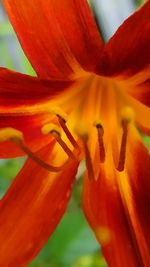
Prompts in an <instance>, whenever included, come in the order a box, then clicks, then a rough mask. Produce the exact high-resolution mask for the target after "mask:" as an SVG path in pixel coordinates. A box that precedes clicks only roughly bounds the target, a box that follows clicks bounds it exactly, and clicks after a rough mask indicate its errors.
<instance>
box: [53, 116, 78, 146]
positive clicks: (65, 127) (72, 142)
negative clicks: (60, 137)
mask: <svg viewBox="0 0 150 267" xmlns="http://www.w3.org/2000/svg"><path fill="white" fill-rule="evenodd" d="M57 117H58V120H59V123H60V125H61V127H62V129H63V131H64V132H65V134H66V136H67V137H68V139H69V141H70V143H71V144H72V145H73V147H74V148H77V149H79V146H78V144H77V142H76V140H75V139H74V137H73V135H72V134H71V132H70V131H69V129H68V127H67V125H66V120H65V119H64V118H62V117H61V116H60V115H57Z"/></svg>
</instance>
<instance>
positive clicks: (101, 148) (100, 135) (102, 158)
mask: <svg viewBox="0 0 150 267" xmlns="http://www.w3.org/2000/svg"><path fill="white" fill-rule="evenodd" d="M95 127H96V129H97V135H98V143H99V156H100V162H101V163H103V162H104V161H105V147H104V140H103V136H104V128H103V126H102V124H101V123H96V124H95Z"/></svg>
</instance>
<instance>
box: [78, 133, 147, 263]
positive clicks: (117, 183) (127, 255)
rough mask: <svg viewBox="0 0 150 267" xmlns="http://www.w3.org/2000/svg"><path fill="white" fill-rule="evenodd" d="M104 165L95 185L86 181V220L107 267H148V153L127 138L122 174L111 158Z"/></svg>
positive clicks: (141, 145) (84, 205) (84, 200)
mask: <svg viewBox="0 0 150 267" xmlns="http://www.w3.org/2000/svg"><path fill="white" fill-rule="evenodd" d="M134 137H135V135H134ZM106 161H107V162H105V164H104V165H102V166H101V172H100V175H99V178H98V180H97V181H96V180H92V181H90V180H89V179H88V177H86V178H85V182H84V190H83V209H84V212H85V215H86V218H87V220H88V222H89V224H90V225H91V227H92V228H93V230H94V232H95V235H96V237H97V239H98V241H99V242H100V244H101V245H102V250H103V254H104V256H105V258H106V260H107V262H108V265H109V267H127V266H130V267H137V266H145V267H149V265H150V253H149V247H150V227H149V225H150V215H149V207H150V194H149V192H150V179H149V178H150V168H149V165H150V157H149V155H148V152H147V150H146V148H145V147H144V146H143V144H142V143H141V141H139V140H137V139H136V137H135V140H132V139H131V136H130V141H129V144H128V148H127V159H126V168H125V171H123V172H118V171H116V169H115V168H114V163H113V161H112V159H111V158H110V159H108V158H107V160H106Z"/></svg>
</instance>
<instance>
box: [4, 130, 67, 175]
mask: <svg viewBox="0 0 150 267" xmlns="http://www.w3.org/2000/svg"><path fill="white" fill-rule="evenodd" d="M4 141H12V142H14V143H15V144H16V145H17V146H18V147H19V148H20V149H21V150H22V151H23V152H24V153H25V154H26V155H27V156H29V157H30V158H32V159H33V160H34V161H35V162H36V163H37V164H38V165H40V166H41V167H42V168H44V169H46V170H48V171H50V172H60V171H61V170H62V169H63V168H64V166H65V165H66V163H64V164H63V165H62V166H58V167H57V166H52V165H50V164H48V163H46V162H45V161H43V160H42V159H40V158H39V157H38V156H36V155H35V154H34V153H33V152H32V151H31V150H30V149H29V148H28V147H27V146H26V145H25V144H24V137H23V134H22V132H20V131H18V130H17V129H14V128H11V127H7V128H2V129H0V142H4Z"/></svg>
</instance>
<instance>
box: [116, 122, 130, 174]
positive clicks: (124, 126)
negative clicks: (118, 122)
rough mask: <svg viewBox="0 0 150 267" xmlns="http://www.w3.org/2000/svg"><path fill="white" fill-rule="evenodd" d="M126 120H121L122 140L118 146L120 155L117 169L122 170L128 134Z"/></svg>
mask: <svg viewBox="0 0 150 267" xmlns="http://www.w3.org/2000/svg"><path fill="white" fill-rule="evenodd" d="M128 124H129V121H128V120H125V119H124V120H122V129H123V133H122V140H121V147H120V155H119V162H118V167H117V170H118V171H120V172H122V171H123V170H124V165H125V158H126V146H127V136H128Z"/></svg>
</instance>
